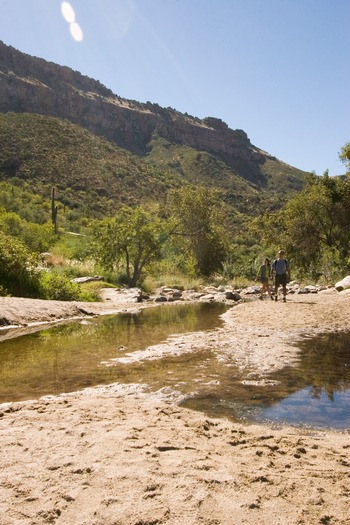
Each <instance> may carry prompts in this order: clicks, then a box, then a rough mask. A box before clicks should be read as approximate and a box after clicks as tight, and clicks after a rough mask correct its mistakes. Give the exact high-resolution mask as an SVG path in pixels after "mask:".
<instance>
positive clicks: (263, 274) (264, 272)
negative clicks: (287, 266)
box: [255, 257, 273, 301]
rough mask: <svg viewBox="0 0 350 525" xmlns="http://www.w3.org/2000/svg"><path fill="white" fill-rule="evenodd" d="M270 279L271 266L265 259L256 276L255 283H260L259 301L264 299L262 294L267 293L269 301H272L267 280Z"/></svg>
mask: <svg viewBox="0 0 350 525" xmlns="http://www.w3.org/2000/svg"><path fill="white" fill-rule="evenodd" d="M270 277H271V265H270V261H269V259H268V258H267V257H265V260H264V263H263V264H262V265H261V266H260V268H259V273H258V275H257V276H256V279H255V280H256V281H258V280H259V281H260V282H261V284H262V286H261V288H260V297H259V299H260V300H261V301H263V299H264V293H265V292H267V293H268V294H269V296H270V299H271V300H272V301H273V297H272V295H271V290H270V284H269V278H270Z"/></svg>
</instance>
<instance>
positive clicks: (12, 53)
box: [0, 42, 305, 200]
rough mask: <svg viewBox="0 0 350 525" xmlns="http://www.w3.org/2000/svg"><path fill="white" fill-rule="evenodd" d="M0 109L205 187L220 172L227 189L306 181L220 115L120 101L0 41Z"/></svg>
mask: <svg viewBox="0 0 350 525" xmlns="http://www.w3.org/2000/svg"><path fill="white" fill-rule="evenodd" d="M0 112H2V113H6V112H16V113H34V114H40V115H47V116H54V117H57V118H60V119H65V120H68V121H70V122H71V123H74V124H77V125H78V126H80V127H83V128H86V129H88V130H89V131H90V132H92V133H94V134H95V135H98V136H100V137H103V138H105V139H107V140H108V141H110V142H112V143H114V144H116V145H117V146H119V147H120V148H123V149H125V150H127V151H129V152H130V153H133V154H134V155H137V156H138V157H140V158H142V159H144V160H146V162H147V164H148V165H149V166H150V165H152V166H154V167H156V168H161V169H162V170H164V169H165V170H169V171H171V172H172V173H174V174H175V173H176V174H177V175H179V176H181V177H183V176H185V177H186V178H187V179H193V177H195V179H196V180H199V181H200V180H201V178H202V177H203V178H204V179H205V180H206V183H208V179H210V177H211V181H210V184H212V185H216V184H217V183H218V185H219V187H221V183H220V177H222V178H223V179H225V181H226V182H225V185H224V187H225V189H226V191H231V193H232V192H233V193H234V192H235V188H234V187H233V188H229V179H230V177H233V180H234V182H235V183H237V184H238V181H239V184H243V181H245V182H246V183H248V185H249V186H250V187H251V188H253V187H255V189H256V190H258V189H260V190H263V191H264V190H267V191H268V192H269V191H270V190H271V189H273V190H277V191H278V192H279V193H282V194H286V195H288V194H289V193H290V192H294V191H298V190H300V188H301V187H302V186H303V184H304V178H305V173H304V172H302V171H301V170H298V169H296V168H293V167H291V166H288V165H287V164H285V163H283V162H281V161H279V160H278V159H276V158H275V157H273V156H272V155H269V154H268V153H266V152H264V151H262V150H260V149H259V148H257V147H256V146H254V145H252V144H251V142H250V140H249V139H248V137H247V135H246V133H245V132H244V131H242V130H231V129H230V128H229V127H228V126H227V125H226V124H225V123H224V122H222V121H221V120H219V119H216V118H212V117H208V118H205V119H198V118H195V117H192V116H190V115H187V114H181V113H180V112H178V111H176V110H174V109H172V108H166V109H165V108H161V107H160V106H158V105H157V104H152V103H150V102H148V103H145V104H141V103H139V102H135V101H130V100H126V99H122V98H120V97H118V96H117V95H114V94H113V93H112V91H111V90H109V89H107V88H106V87H105V86H103V85H102V84H101V83H100V82H98V81H96V80H93V79H90V78H88V77H86V76H83V75H81V74H80V73H79V72H76V71H73V70H71V69H69V68H67V67H63V66H59V65H56V64H53V63H51V62H47V61H45V60H43V59H40V58H36V57H31V56H29V55H26V54H24V53H21V52H20V51H17V50H16V49H14V48H12V47H10V46H6V45H5V44H4V43H3V42H0ZM190 150H192V151H193V152H196V154H193V155H192V157H193V160H192V162H189V160H188V155H184V152H185V151H187V152H189V151H190ZM205 159H206V160H208V162H204V160H205ZM204 164H205V165H204ZM213 165H215V170H214V173H212V174H210V166H213ZM219 173H221V175H219ZM228 174H229V175H228ZM222 189H223V188H222ZM236 200H237V199H236Z"/></svg>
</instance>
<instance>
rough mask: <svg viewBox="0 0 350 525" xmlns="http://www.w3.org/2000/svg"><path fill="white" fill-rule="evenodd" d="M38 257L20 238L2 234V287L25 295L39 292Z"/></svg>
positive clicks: (29, 295)
mask: <svg viewBox="0 0 350 525" xmlns="http://www.w3.org/2000/svg"><path fill="white" fill-rule="evenodd" d="M37 266H38V258H37V257H36V256H35V255H34V254H33V253H31V252H30V251H29V250H28V248H27V247H26V245H25V244H24V243H23V242H22V241H20V240H19V239H16V238H12V237H10V236H8V235H5V234H4V233H1V234H0V289H1V290H2V293H9V294H13V295H18V296H23V297H37V296H38V294H39V276H40V274H39V272H38V270H37Z"/></svg>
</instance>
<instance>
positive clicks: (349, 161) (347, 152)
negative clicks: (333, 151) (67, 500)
mask: <svg viewBox="0 0 350 525" xmlns="http://www.w3.org/2000/svg"><path fill="white" fill-rule="evenodd" d="M339 158H340V160H341V161H342V162H344V164H345V166H346V169H347V172H348V174H350V142H348V143H347V144H345V145H344V146H343V147H342V149H341V150H340V154H339Z"/></svg>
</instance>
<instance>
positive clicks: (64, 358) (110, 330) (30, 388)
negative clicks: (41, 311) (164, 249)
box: [0, 304, 227, 402]
mask: <svg viewBox="0 0 350 525" xmlns="http://www.w3.org/2000/svg"><path fill="white" fill-rule="evenodd" d="M226 310H227V307H226V306H225V305H222V304H194V305H171V306H170V307H168V306H159V307H155V308H149V309H146V310H142V311H141V312H139V313H135V314H120V315H114V316H108V317H99V318H96V319H91V320H89V321H85V322H83V323H81V322H72V323H69V324H65V325H59V326H54V327H51V328H47V329H45V330H41V331H38V332H36V333H34V334H30V335H24V336H22V337H18V338H16V339H9V340H4V341H1V342H0V402H5V401H18V400H23V399H30V398H37V397H40V396H42V395H45V394H59V393H61V392H70V391H74V390H79V389H81V388H84V387H88V386H93V385H97V384H107V383H113V382H116V381H121V380H123V379H124V380H126V381H127V380H128V373H127V372H126V370H125V367H122V366H120V367H113V368H106V367H100V366H99V365H100V363H101V361H104V360H108V359H111V358H114V357H116V356H118V357H121V356H123V355H125V353H129V352H133V351H136V350H140V349H143V348H146V347H147V346H149V345H153V344H157V343H160V342H162V341H165V340H166V338H167V337H168V336H169V335H171V334H178V333H184V332H188V331H197V330H203V329H204V330H207V329H211V328H214V327H216V326H219V325H221V324H222V322H221V320H220V318H219V316H220V314H222V313H224V312H225V311H226ZM4 336H6V333H4ZM129 376H130V377H131V378H132V380H134V379H135V374H134V373H133V372H132V370H130V374H129ZM129 382H131V381H130V380H129ZM135 382H138V380H137V381H135Z"/></svg>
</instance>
